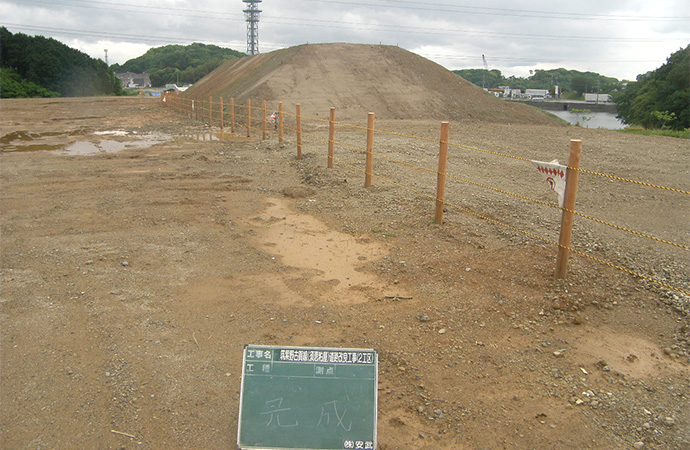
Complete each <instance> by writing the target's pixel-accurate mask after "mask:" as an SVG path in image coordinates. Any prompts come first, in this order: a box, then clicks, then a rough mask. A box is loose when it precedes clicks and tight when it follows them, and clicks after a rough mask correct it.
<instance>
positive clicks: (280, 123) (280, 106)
mask: <svg viewBox="0 0 690 450" xmlns="http://www.w3.org/2000/svg"><path fill="white" fill-rule="evenodd" d="M278 142H280V143H281V144H282V143H283V102H278Z"/></svg>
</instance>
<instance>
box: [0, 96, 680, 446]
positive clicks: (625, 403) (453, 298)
mask: <svg viewBox="0 0 690 450" xmlns="http://www.w3.org/2000/svg"><path fill="white" fill-rule="evenodd" d="M0 108H1V111H2V120H1V122H0V125H1V132H0V139H2V141H1V142H0V146H1V147H0V149H1V150H2V152H0V165H1V168H2V169H1V170H2V173H1V174H2V178H1V181H2V194H1V198H0V225H1V226H2V243H1V244H2V246H1V251H2V253H1V257H2V261H1V269H2V297H1V299H0V302H1V303H0V306H1V308H2V309H1V313H0V326H1V328H2V336H1V342H0V350H1V354H0V356H1V372H0V377H1V378H0V383H1V384H0V386H1V391H0V400H1V402H2V413H1V417H0V427H1V428H0V432H1V433H2V437H1V439H2V445H1V446H2V447H3V448H8V449H10V448H11V449H37V448H46V449H47V448H50V449H58V448H65V449H67V448H70V449H71V448H107V449H110V448H113V449H125V448H127V449H129V448H155V449H162V448H218V449H220V448H235V446H236V431H237V417H238V401H239V391H240V375H241V364H242V361H241V358H242V349H243V346H244V345H245V344H250V343H251V344H268V345H314V346H327V347H361V348H372V347H373V348H376V349H378V351H379V357H380V368H379V393H378V402H379V403H378V404H379V411H378V435H379V448H380V449H384V450H393V449H428V450H431V449H444V450H445V449H448V450H450V449H454V450H455V449H498V448H506V449H507V448H518V449H544V448H551V449H572V448H577V449H589V448H591V449H630V448H645V449H646V448H653V449H686V448H688V447H689V446H690V401H689V399H690V381H689V380H690V367H689V362H690V361H688V358H689V355H688V349H689V344H688V340H689V338H690V326H689V324H688V316H687V298H686V297H683V296H682V295H678V294H673V293H669V292H668V290H667V289H661V288H657V287H655V286H654V285H652V284H650V283H648V282H645V281H644V280H639V279H637V278H634V277H632V276H630V275H628V274H626V273H623V272H621V271H618V270H615V269H611V268H609V267H607V266H604V265H601V264H599V263H597V262H595V261H592V260H590V259H586V258H583V257H575V258H573V260H572V262H571V270H570V276H569V278H568V279H567V280H565V281H563V280H554V279H553V277H552V272H553V267H554V260H555V249H554V248H553V247H552V246H550V245H548V244H544V243H543V242H541V241H539V240H537V239H534V238H531V237H530V236H526V235H524V234H520V233H517V232H516V231H514V230H512V229H505V228H502V227H499V226H496V225H492V224H489V223H487V222H486V221H483V220H481V219H478V218H476V217H474V216H472V215H469V214H466V213H463V212H461V211H458V210H456V209H454V208H452V207H449V208H448V211H447V213H446V216H445V223H444V224H443V225H442V226H438V225H434V224H432V223H431V221H432V218H433V210H434V205H433V201H431V200H429V199H428V198H426V197H424V196H420V195H419V194H418V193H422V194H431V195H433V189H434V186H435V174H433V173H428V172H423V171H422V172H420V171H419V170H416V169H415V168H413V167H410V166H401V165H399V164H395V163H393V162H391V161H390V160H383V159H380V158H378V156H377V159H376V166H375V172H376V174H377V177H376V178H375V181H374V183H375V185H374V186H373V187H371V188H368V189H365V188H364V187H363V174H362V173H361V172H360V171H359V170H355V168H357V167H363V160H362V158H361V155H360V154H359V153H358V152H356V151H351V152H348V151H347V150H346V149H344V148H341V147H339V148H338V153H337V156H338V161H337V162H336V167H335V168H334V169H330V170H329V169H326V159H325V157H324V156H323V155H322V154H319V153H316V152H315V151H313V150H318V151H319V152H323V151H325V146H326V144H325V143H324V142H323V140H319V139H317V138H316V137H312V135H315V136H320V137H321V138H323V136H324V131H325V128H324V127H323V125H322V124H320V123H315V124H308V125H306V127H307V128H308V131H309V132H310V133H311V134H310V136H309V137H305V157H304V159H303V160H300V161H298V160H296V158H295V150H294V147H293V146H292V145H291V144H289V143H287V142H286V143H285V145H282V146H281V145H279V143H278V142H277V138H276V136H275V135H271V136H270V137H269V139H268V140H267V141H261V140H259V139H257V138H252V139H246V138H242V137H237V136H234V137H233V136H229V135H227V134H226V135H225V136H224V137H225V139H223V140H211V138H213V136H214V135H218V130H216V129H213V128H208V127H207V126H204V125H201V124H198V123H194V122H190V121H188V120H187V119H186V118H184V117H181V116H179V115H176V114H173V113H172V112H170V111H169V110H166V109H164V108H162V107H161V105H160V103H159V102H157V101H155V100H151V99H139V98H103V99H58V100H56V99H50V100H30V101H27V100H12V101H7V100H3V101H2V103H0ZM362 120H364V119H362ZM377 128H380V129H382V130H388V131H392V132H395V133H399V134H414V135H418V136H424V137H430V138H435V139H437V135H438V128H439V126H438V124H437V123H427V122H412V121H390V122H379V123H377ZM325 136H327V134H325ZM571 138H581V139H583V141H584V148H585V154H584V156H583V167H589V168H592V169H596V170H598V171H602V172H606V173H617V174H620V175H621V176H625V177H629V178H634V179H642V180H645V181H650V182H655V183H657V184H660V185H667V186H678V185H679V184H682V183H683V182H684V181H683V179H682V176H683V174H686V173H688V169H689V168H688V161H689V159H688V152H689V150H688V145H687V142H686V141H680V140H675V139H669V138H647V137H634V136H628V135H624V134H621V133H617V132H610V131H603V130H584V129H578V128H573V127H560V126H554V127H549V126H542V125H539V126H537V125H534V126H529V125H524V126H516V125H501V124H486V123H479V122H469V121H462V122H459V123H452V124H451V140H452V141H454V142H460V143H463V144H465V145H468V146H473V147H479V148H483V149H490V150H492V151H497V152H502V153H509V154H515V155H521V156H526V157H528V158H534V159H541V160H550V159H554V158H560V159H561V160H565V159H566V158H567V156H566V155H567V146H568V141H569V139H571ZM336 139H337V140H339V141H342V142H345V143H350V144H352V145H357V146H362V145H363V141H362V130H359V129H351V128H345V127H339V129H338V134H337V136H336ZM376 145H377V147H376V148H377V152H378V153H377V154H381V155H384V156H388V157H389V158H395V159H403V160H405V161H407V162H409V163H411V164H414V165H418V166H424V167H430V168H434V167H435V165H434V164H435V162H434V160H435V157H436V153H437V151H438V148H437V144H435V143H433V142H424V141H410V140H408V139H405V138H403V137H401V136H399V135H398V134H395V135H393V134H383V133H379V134H377V136H376ZM345 163H351V164H353V166H355V168H351V167H349V166H347V165H345ZM528 166H529V164H528V163H524V162H521V161H515V160H507V159H505V158H500V157H494V156H493V155H488V154H484V153H477V152H473V151H468V150H466V149H459V148H455V149H453V152H452V153H451V161H450V162H449V173H453V174H455V175H456V176H457V177H462V178H465V177H466V178H469V179H470V180H473V181H475V182H478V183H485V184H489V185H492V186H497V187H500V188H502V189H505V190H508V191H516V192H520V193H522V194H523V195H528V196H531V197H534V198H538V199H540V200H544V201H548V202H555V198H554V197H553V196H552V193H551V192H548V191H546V190H545V189H544V186H543V185H542V183H543V180H541V179H540V178H539V177H540V175H539V174H538V173H537V172H536V170H535V169H534V167H528ZM384 178H385V179H391V180H394V181H395V182H397V183H400V184H403V185H405V186H408V187H409V188H411V189H413V190H415V191H416V192H411V191H408V190H404V189H401V188H399V187H397V186H395V185H391V184H388V183H386V182H385V181H384ZM581 181H582V184H581V187H580V194H579V197H578V207H581V208H582V210H583V211H584V212H585V213H587V214H592V215H595V216H596V217H600V218H602V219H604V220H611V221H614V222H615V223H618V224H621V225H625V226H627V227H630V228H633V229H639V230H640V231H644V232H647V233H650V234H654V235H658V236H660V237H663V238H664V239H669V240H673V241H675V242H680V243H683V244H686V245H687V243H688V242H689V239H688V233H689V230H688V226H687V224H688V222H689V221H688V214H689V212H688V211H689V208H688V206H689V205H688V200H687V199H686V197H684V196H682V195H680V196H679V195H674V194H672V193H669V192H665V191H659V190H647V189H648V188H644V187H641V186H634V185H630V184H626V183H618V182H614V181H612V180H608V179H600V178H597V177H587V176H584V175H583V177H582V180H581ZM680 187H682V186H680ZM686 188H687V186H686ZM447 195H448V196H447V199H448V201H449V202H451V203H453V204H456V205H459V206H463V207H467V208H470V209H472V210H473V211H477V212H478V213H480V214H482V215H486V216H490V217H493V218H496V219H500V220H505V221H506V222H508V223H510V224H511V225H513V226H515V227H518V228H520V229H525V230H528V231H530V232H531V233H535V234H537V235H540V236H541V235H543V236H547V237H548V238H550V239H552V238H554V237H555V236H556V235H557V227H558V221H559V217H558V214H557V213H558V211H557V210H554V209H551V208H546V207H541V206H538V205H533V204H530V203H525V202H523V201H522V200H519V199H514V198H512V197H506V196H504V195H501V194H496V193H493V192H491V191H487V190H485V189H481V188H477V187H474V186H469V185H466V184H464V183H461V182H455V183H451V185H450V186H449V188H448V190H447ZM574 245H575V246H576V248H578V249H581V250H582V251H583V252H586V253H588V254H589V253H591V254H595V255H597V257H600V258H603V259H606V260H609V261H613V262H615V263H616V264H622V265H624V266H625V267H629V268H631V269H633V270H636V271H640V272H642V273H644V274H649V275H654V276H657V277H659V278H660V279H664V280H665V281H666V282H668V283H672V284H673V285H675V286H679V287H684V288H685V289H686V290H687V289H688V279H689V277H688V269H687V251H686V250H682V249H676V248H672V247H670V246H668V245H665V244H660V243H655V242H652V241H647V240H642V241H640V240H638V238H636V237H634V236H632V235H630V234H629V233H625V232H620V231H617V230H613V229H610V228H608V227H602V226H599V225H597V224H595V223H590V222H588V221H585V220H582V219H578V220H577V221H576V238H575V242H574ZM122 433H125V434H122ZM128 435H129V436H128ZM130 436H131V437H130Z"/></svg>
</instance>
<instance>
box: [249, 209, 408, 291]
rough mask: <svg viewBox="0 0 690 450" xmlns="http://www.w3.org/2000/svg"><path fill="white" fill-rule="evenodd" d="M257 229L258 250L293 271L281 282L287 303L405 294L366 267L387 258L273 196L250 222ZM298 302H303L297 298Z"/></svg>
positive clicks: (362, 240)
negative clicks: (366, 269)
mask: <svg viewBox="0 0 690 450" xmlns="http://www.w3.org/2000/svg"><path fill="white" fill-rule="evenodd" d="M248 224H250V225H251V226H253V227H258V229H257V239H258V241H259V242H258V244H259V246H260V247H261V248H262V250H264V251H266V252H268V253H270V254H272V255H275V257H276V258H277V259H278V260H279V261H280V262H281V263H282V264H283V265H284V266H288V267H290V268H291V269H292V270H291V271H286V272H285V273H284V276H283V279H282V280H280V282H279V284H280V285H281V286H282V289H280V290H281V291H282V294H281V297H282V300H283V302H287V303H314V302H324V303H327V302H335V303H361V302H365V301H369V300H372V299H376V298H381V297H384V296H387V295H392V296H404V295H405V293H403V292H399V291H397V290H396V291H395V292H391V289H393V290H395V289H397V287H391V286H388V285H387V283H386V282H385V281H383V280H382V279H381V278H379V277H378V276H376V275H375V274H371V273H369V272H366V271H364V270H363V269H364V266H365V265H367V264H368V263H369V262H370V261H374V260H377V259H379V258H381V257H383V256H384V255H386V254H387V253H386V249H385V248H384V247H383V246H381V245H379V244H377V243H375V242H370V241H368V239H366V238H357V237H355V236H351V235H349V234H345V233H341V232H338V231H335V230H332V229H331V228H329V227H328V226H327V225H326V224H324V223H323V222H321V221H319V220H318V219H317V218H315V217H313V216H310V215H307V214H299V213H296V212H295V211H293V210H292V209H291V208H290V203H289V200H285V199H279V198H272V199H270V200H269V201H268V202H267V207H266V210H265V211H264V213H263V214H262V215H261V216H259V217H255V218H253V219H250V220H249V221H248ZM300 298H301V299H302V302H300V301H298V299H300Z"/></svg>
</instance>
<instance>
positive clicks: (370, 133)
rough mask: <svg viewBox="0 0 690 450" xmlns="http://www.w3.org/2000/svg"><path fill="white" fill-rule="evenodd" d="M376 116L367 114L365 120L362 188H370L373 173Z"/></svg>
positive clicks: (371, 113)
mask: <svg viewBox="0 0 690 450" xmlns="http://www.w3.org/2000/svg"><path fill="white" fill-rule="evenodd" d="M375 116H376V114H374V113H373V112H370V113H369V118H368V120H367V164H366V168H365V169H364V187H370V186H371V177H372V175H373V172H374V118H375Z"/></svg>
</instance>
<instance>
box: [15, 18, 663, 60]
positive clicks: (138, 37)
mask: <svg viewBox="0 0 690 450" xmlns="http://www.w3.org/2000/svg"><path fill="white" fill-rule="evenodd" d="M6 26H10V27H16V28H20V29H23V30H32V31H38V32H49V33H56V34H65V35H75V36H94V37H104V38H118V39H130V40H136V41H141V42H165V43H178V42H189V43H192V42H202V41H203V42H206V43H213V44H218V45H228V44H229V43H228V42H221V41H210V40H207V39H185V38H180V37H169V36H141V35H135V34H126V33H111V32H104V31H89V30H74V29H67V28H56V27H41V26H36V25H22V24H13V23H9V24H6ZM235 42H237V46H241V45H243V44H244V43H241V42H239V41H235ZM268 48H270V49H272V50H277V49H280V48H284V47H282V46H275V45H274V46H270V45H269V46H268ZM419 54H420V55H421V56H423V57H425V58H429V59H447V60H461V61H474V60H476V59H477V55H457V54H456V55H451V54H438V53H434V54H431V53H419ZM491 59H492V60H495V61H500V62H533V61H534V60H535V58H528V57H514V56H500V55H491ZM537 59H538V60H539V62H541V63H557V62H561V60H557V59H543V58H541V57H539V58H537ZM568 61H569V62H600V61H601V60H597V59H591V60H589V59H577V60H574V59H570V58H569V59H568ZM606 62H607V63H614V64H627V63H649V62H657V61H656V60H635V61H632V60H610V59H607V60H606Z"/></svg>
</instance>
